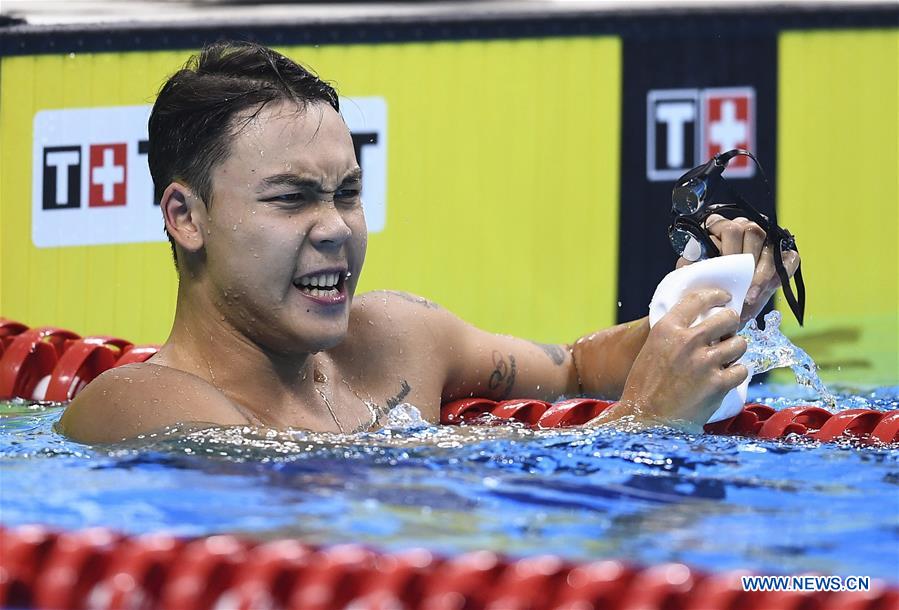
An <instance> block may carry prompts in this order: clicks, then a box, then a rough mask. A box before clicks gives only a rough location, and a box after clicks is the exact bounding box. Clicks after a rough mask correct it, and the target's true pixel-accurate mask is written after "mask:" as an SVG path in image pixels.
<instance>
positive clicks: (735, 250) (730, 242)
mask: <svg viewBox="0 0 899 610" xmlns="http://www.w3.org/2000/svg"><path fill="white" fill-rule="evenodd" d="M715 228H716V229H718V234H719V235H720V236H721V254H722V255H724V256H727V255H728V254H741V253H742V252H743V227H742V226H740V224H739V223H737V222H734V221H733V220H728V221H722V222H719V223H717V226H716V227H715Z"/></svg>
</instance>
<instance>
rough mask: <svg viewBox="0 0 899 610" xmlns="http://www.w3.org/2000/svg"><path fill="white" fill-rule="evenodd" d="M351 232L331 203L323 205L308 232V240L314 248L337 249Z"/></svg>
mask: <svg viewBox="0 0 899 610" xmlns="http://www.w3.org/2000/svg"><path fill="white" fill-rule="evenodd" d="M352 234H353V230H352V229H351V228H350V227H349V225H348V224H347V223H346V220H345V219H344V217H343V215H342V214H341V213H340V210H338V209H337V207H336V206H335V204H334V203H333V202H329V203H324V204H323V205H322V209H321V210H320V212H319V214H318V217H317V218H316V221H315V225H314V226H313V227H312V230H311V231H310V232H309V238H310V239H311V240H312V243H314V244H315V245H316V246H320V247H324V248H327V247H335V248H336V247H339V246H341V245H343V243H344V242H345V241H346V240H348V239H349V238H350V236H351V235H352Z"/></svg>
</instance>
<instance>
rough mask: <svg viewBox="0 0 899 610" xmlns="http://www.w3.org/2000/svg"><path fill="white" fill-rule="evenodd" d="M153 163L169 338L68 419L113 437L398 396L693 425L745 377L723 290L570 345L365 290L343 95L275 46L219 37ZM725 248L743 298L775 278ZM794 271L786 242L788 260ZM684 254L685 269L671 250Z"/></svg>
mask: <svg viewBox="0 0 899 610" xmlns="http://www.w3.org/2000/svg"><path fill="white" fill-rule="evenodd" d="M149 139H150V148H149V155H148V159H149V165H150V172H151V174H152V177H153V182H154V187H155V197H156V200H157V201H159V203H160V209H161V211H162V215H163V219H164V222H165V229H166V232H167V234H168V236H169V240H170V242H171V244H172V251H173V254H174V257H175V264H176V267H177V270H178V277H179V284H178V296H177V306H176V311H175V318H174V321H173V324H172V330H171V334H170V335H169V338H168V339H167V340H166V342H165V344H164V345H163V346H162V348H161V349H160V350H159V353H158V354H157V355H155V356H154V357H153V358H151V359H150V360H149V361H147V362H145V363H141V364H132V365H127V366H123V367H120V368H116V369H112V370H109V371H107V372H105V373H103V374H102V375H100V376H99V377H98V378H97V379H95V380H94V381H93V382H91V383H90V384H89V385H88V386H87V387H86V388H85V389H84V390H83V391H82V392H81V393H80V394H79V395H78V396H77V397H76V398H75V400H73V401H72V403H71V405H70V406H69V407H68V408H67V409H66V411H65V413H64V415H63V417H62V419H61V421H60V428H61V430H62V431H63V432H64V433H65V434H66V435H68V436H70V437H71V438H73V439H75V440H78V441H82V442H86V443H105V442H117V441H121V440H123V439H127V438H133V437H135V436H138V435H141V434H147V433H151V432H153V431H157V430H160V429H163V428H165V427H167V426H170V425H173V424H176V423H191V424H197V423H198V424H201V425H216V426H228V425H252V426H264V427H271V428H278V429H286V428H295V429H306V430H313V431H327V432H338V433H351V432H358V431H363V430H370V429H376V428H378V427H379V426H380V425H382V424H383V423H384V422H385V420H386V417H385V414H386V412H387V411H388V410H389V409H390V408H391V407H393V406H395V405H397V404H400V403H411V404H413V405H415V406H416V407H418V408H419V409H420V411H421V413H422V417H423V418H424V419H426V420H428V421H431V422H438V421H439V416H440V406H441V404H442V403H445V402H448V401H451V400H456V399H459V398H467V397H470V396H478V397H487V398H491V399H495V400H502V399H509V398H519V397H528V398H538V399H543V400H550V401H551V400H554V399H557V398H558V397H559V396H562V395H565V396H594V397H601V398H613V399H618V400H619V403H618V404H617V405H616V406H614V407H612V408H611V409H609V410H608V411H607V412H606V413H605V414H603V416H601V418H600V419H601V421H600V422H595V423H596V424H597V425H599V424H600V423H602V424H604V423H606V422H614V421H616V420H626V421H630V422H631V423H633V424H636V425H653V424H658V423H665V424H672V425H681V426H691V425H692V426H697V425H701V424H702V423H703V422H705V421H706V420H707V419H708V418H709V416H710V415H711V414H712V412H714V411H715V409H716V408H717V406H718V404H719V403H720V402H721V400H722V398H723V396H724V395H725V393H727V391H728V390H730V389H731V388H733V387H735V386H737V385H738V384H740V382H742V381H743V380H744V379H745V378H746V376H747V370H746V368H745V367H744V366H742V365H740V364H734V361H736V360H737V359H738V358H739V357H740V356H741V355H742V354H743V352H744V351H745V350H746V344H745V341H744V340H743V339H742V338H740V337H737V336H735V335H734V333H735V332H736V331H737V330H738V328H739V326H740V319H739V318H738V316H737V315H736V314H735V313H733V312H731V311H723V312H720V313H717V314H715V315H712V316H710V317H708V318H707V319H705V320H704V321H703V322H702V323H700V324H698V325H696V326H691V324H692V323H693V322H694V320H695V319H696V318H697V317H698V316H699V315H700V314H702V313H704V312H706V311H707V310H708V309H709V308H711V307H713V306H717V305H721V304H724V303H726V302H727V301H728V299H729V296H728V295H727V294H726V293H725V292H724V291H721V290H702V291H698V292H695V293H691V294H689V295H688V296H686V297H685V298H684V299H683V300H682V301H681V302H680V303H679V304H677V305H676V306H675V307H674V308H672V309H671V311H670V312H669V313H668V314H667V315H666V316H665V317H664V318H663V319H662V320H661V321H660V322H659V323H658V324H656V325H655V326H654V327H653V328H652V330H650V328H649V323H648V320H647V319H646V318H643V319H641V320H637V321H634V322H631V323H627V324H622V325H619V326H614V327H612V328H609V329H606V330H601V331H599V332H596V333H594V334H591V335H588V336H585V337H583V338H580V339H578V340H576V341H575V342H574V343H573V344H565V345H542V344H537V343H532V342H530V341H527V340H524V339H519V338H516V337H510V336H503V335H496V334H492V333H489V332H486V331H484V330H481V329H478V328H475V327H474V326H471V325H470V324H467V323H466V322H464V321H462V320H461V319H459V318H457V317H456V316H454V315H453V314H452V313H451V312H449V311H447V310H446V309H444V308H443V307H441V306H439V305H437V304H436V303H433V302H431V301H429V300H427V299H426V298H423V297H419V296H415V295H411V294H406V293H402V292H390V291H381V292H370V293H367V294H362V295H358V296H357V295H356V294H355V293H356V286H357V283H358V281H359V276H360V274H361V273H362V267H363V262H364V260H365V251H366V242H367V232H366V225H365V217H364V214H363V207H362V200H361V198H362V193H361V185H362V171H361V169H360V167H359V165H358V163H357V159H356V155H355V152H354V148H353V141H352V139H351V137H350V132H349V130H348V129H347V126H346V124H345V123H344V121H343V119H342V118H341V116H340V114H339V112H338V98H337V94H336V93H335V91H334V89H332V88H331V87H330V86H329V85H328V84H327V83H325V82H323V81H321V80H320V79H318V78H317V77H316V76H314V75H312V74H311V73H309V72H308V71H306V70H305V69H304V68H302V67H301V66H299V65H298V64H296V63H295V62H293V61H292V60H290V59H287V58H286V57H283V56H281V55H279V54H278V53H276V52H274V51H272V50H270V49H267V48H265V47H262V46H259V45H254V44H245V43H217V44H215V45H212V46H210V47H207V48H205V49H204V50H203V51H202V52H201V53H200V54H199V56H197V57H195V58H192V59H191V60H190V61H189V62H188V64H187V65H186V66H185V68H184V69H182V70H180V71H179V72H177V73H176V74H174V75H173V76H172V77H171V78H170V79H169V80H168V81H167V82H166V84H165V85H164V86H163V87H162V89H161V90H160V93H159V96H158V99H157V100H156V103H155V104H154V107H153V112H152V115H151V117H150V122H149ZM709 229H710V232H711V234H712V236H713V238H714V239H715V240H716V241H717V245H718V246H719V249H720V250H721V252H722V254H735V253H742V252H750V253H752V254H753V256H754V257H755V259H756V264H757V267H756V273H755V277H754V278H753V284H752V287H751V288H750V292H749V296H748V297H747V300H746V303H745V304H744V309H743V315H742V317H743V320H744V321H745V320H748V319H749V318H752V317H755V316H756V315H757V314H758V313H759V311H760V310H761V309H762V307H763V306H764V304H765V303H766V302H767V301H768V299H769V298H770V297H771V295H772V294H773V292H774V290H775V289H776V288H777V287H778V286H779V280H778V278H777V275H776V273H775V270H774V264H773V257H772V255H771V252H770V251H769V250H768V249H767V246H765V245H764V237H765V236H764V233H763V232H762V230H761V229H760V228H759V227H758V226H757V225H755V224H753V223H751V222H749V221H748V220H746V219H737V220H727V219H724V218H721V217H717V218H711V219H710V221H709ZM784 258H785V260H786V263H787V268H788V270H789V272H790V274H792V272H793V271H795V269H796V267H797V265H798V262H799V261H798V257H797V256H796V255H795V253H793V252H787V253H785V254H784ZM678 264H686V261H679V263H678Z"/></svg>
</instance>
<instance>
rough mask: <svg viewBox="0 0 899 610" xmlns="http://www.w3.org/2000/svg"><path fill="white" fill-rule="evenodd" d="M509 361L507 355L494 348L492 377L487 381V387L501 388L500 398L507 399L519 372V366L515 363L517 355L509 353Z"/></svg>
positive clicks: (491, 388)
mask: <svg viewBox="0 0 899 610" xmlns="http://www.w3.org/2000/svg"><path fill="white" fill-rule="evenodd" d="M509 363H510V364H508V365H507V364H506V359H505V357H504V356H503V355H502V354H501V353H500V352H498V351H496V350H493V366H494V367H495V368H494V369H493V372H492V373H490V379H489V380H488V381H487V387H488V388H490V391H491V392H493V391H496V390H500V389H501V388H502V389H501V392H502V393H501V394H500V397H499V399H500V400H505V399H507V398H508V397H509V395H511V394H512V386H514V385H515V375H516V374H517V373H518V367H517V365H516V364H515V356H513V355H512V354H509Z"/></svg>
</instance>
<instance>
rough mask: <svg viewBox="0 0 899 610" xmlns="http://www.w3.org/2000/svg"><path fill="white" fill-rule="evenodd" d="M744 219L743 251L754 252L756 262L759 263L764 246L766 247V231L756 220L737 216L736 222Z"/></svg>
mask: <svg viewBox="0 0 899 610" xmlns="http://www.w3.org/2000/svg"><path fill="white" fill-rule="evenodd" d="M740 221H743V222H742V223H741V224H742V225H743V228H744V232H743V252H744V253H748V254H752V256H753V258H755V264H756V265H758V263H759V259H760V258H761V256H762V248H764V247H765V231H764V229H762V228H761V227H760V226H758V225H757V224H755V223H754V222H750V221H749V220H748V219H746V218H737V220H736V222H738V223H739V222H740Z"/></svg>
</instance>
